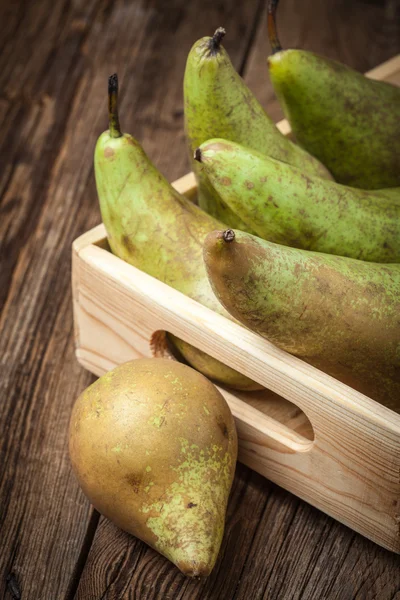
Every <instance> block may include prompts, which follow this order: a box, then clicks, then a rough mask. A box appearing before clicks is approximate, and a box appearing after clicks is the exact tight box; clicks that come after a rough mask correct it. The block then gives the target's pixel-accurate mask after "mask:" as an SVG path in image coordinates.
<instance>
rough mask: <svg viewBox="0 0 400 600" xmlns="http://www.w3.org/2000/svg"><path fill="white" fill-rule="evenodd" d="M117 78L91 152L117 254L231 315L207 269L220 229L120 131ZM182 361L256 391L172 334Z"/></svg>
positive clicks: (112, 80) (229, 383)
mask: <svg viewBox="0 0 400 600" xmlns="http://www.w3.org/2000/svg"><path fill="white" fill-rule="evenodd" d="M117 93H118V80H117V77H116V75H114V76H112V77H110V80H109V130H108V131H105V132H104V133H102V134H101V136H100V137H99V139H98V141H97V144H96V149H95V153H94V168H95V176H96V186H97V193H98V197H99V202H100V210H101V215H102V219H103V223H104V225H105V228H106V230H107V237H108V241H109V244H110V247H111V250H112V252H113V253H114V254H116V255H117V256H119V257H120V258H122V259H123V260H125V261H126V262H128V263H130V264H132V265H134V266H135V267H138V268H139V269H141V270H142V271H145V272H146V273H148V274H149V275H152V276H153V277H156V278H157V279H159V280H161V281H163V282H164V283H167V284H168V285H170V286H171V287H173V288H175V289H177V290H179V291H180V292H182V293H184V294H186V295H187V296H189V297H190V298H193V299H194V300H197V301H198V302H200V303H201V304H203V305H205V306H207V307H208V308H211V309H212V310H214V311H216V312H219V313H222V314H224V315H225V316H228V315H227V313H226V311H225V310H224V309H223V307H222V306H221V304H220V303H219V302H218V300H217V299H216V298H215V296H214V293H213V291H212V289H211V287H210V284H209V282H208V279H207V275H206V272H205V268H204V263H203V257H202V244H203V240H204V238H205V236H206V234H207V233H209V232H210V231H212V230H213V229H215V228H220V227H221V223H220V222H219V221H216V220H215V219H213V218H212V217H210V216H209V215H207V214H206V213H205V212H203V211H202V210H201V209H200V208H199V207H198V206H195V205H194V204H193V203H192V202H190V201H189V200H188V199H187V198H185V197H184V196H182V195H181V194H179V193H178V192H177V191H176V190H175V189H174V188H173V187H172V186H171V185H170V183H169V182H168V181H167V180H166V179H165V177H163V175H161V173H160V172H159V171H158V170H157V169H156V167H155V166H154V165H153V164H152V162H151V161H150V160H149V158H148V156H147V155H146V154H145V152H144V151H143V149H142V147H141V146H140V144H139V143H138V142H137V141H136V140H135V139H134V138H133V137H132V136H131V135H129V134H126V133H124V134H123V133H122V132H121V129H120V125H119V119H118V110H117ZM170 338H171V339H172V341H173V342H174V343H175V344H176V345H177V346H178V348H179V351H180V352H181V354H182V355H183V357H184V358H185V359H186V360H187V361H188V362H189V363H190V364H191V365H192V366H193V367H195V368H198V369H199V370H200V371H201V372H203V373H204V374H205V375H207V376H209V377H211V378H212V379H215V380H216V381H218V382H220V383H223V384H225V385H227V386H229V387H234V388H238V389H243V390H248V389H260V386H259V385H258V384H256V383H254V382H253V381H251V380H250V379H249V378H247V377H245V376H244V375H242V374H240V373H238V372H237V371H235V370H234V369H231V368H230V367H227V366H226V365H223V364H222V363H221V362H219V361H218V360H216V359H214V358H212V357H210V356H208V355H207V354H205V353H204V352H201V351H200V350H197V349H196V348H194V347H192V346H191V345H190V344H187V343H186V342H184V341H183V340H178V339H177V338H175V337H174V336H170Z"/></svg>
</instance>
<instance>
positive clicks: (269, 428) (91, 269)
mask: <svg viewBox="0 0 400 600" xmlns="http://www.w3.org/2000/svg"><path fill="white" fill-rule="evenodd" d="M156 299H159V300H156ZM74 310H75V320H76V327H77V344H78V345H77V356H78V360H79V361H80V362H81V364H83V365H84V366H85V367H87V368H89V369H90V370H91V371H92V372H94V373H96V374H97V375H100V374H102V373H103V372H105V371H106V370H108V369H110V368H112V367H114V366H115V365H116V364H119V363H120V362H125V361H126V360H130V359H132V358H135V357H139V356H151V355H152V350H151V347H150V339H151V336H152V334H153V333H154V331H155V330H159V329H161V330H163V329H164V330H169V331H171V332H172V333H174V334H176V335H178V336H180V337H182V338H183V339H185V338H186V340H187V341H190V342H192V343H194V344H195V345H197V346H198V347H201V349H203V350H204V351H206V352H208V353H210V354H212V355H214V356H215V357H216V358H223V359H224V362H226V363H227V364H230V366H233V367H234V368H238V369H239V370H241V371H242V372H245V373H246V374H248V375H249V376H251V377H253V378H254V379H256V380H258V381H260V383H262V384H263V385H265V386H266V387H271V388H272V389H274V391H277V392H278V393H280V394H281V395H282V396H284V397H286V398H288V400H291V401H293V402H295V403H296V404H298V405H299V406H300V407H301V408H302V409H303V410H304V411H305V412H306V414H307V415H308V416H309V417H310V420H311V422H312V424H313V426H314V430H315V441H314V442H310V441H309V440H305V439H304V438H302V437H301V436H296V435H295V434H294V432H291V431H290V430H288V428H285V427H284V426H282V425H281V424H280V423H277V422H274V421H273V420H271V419H268V418H266V416H265V415H263V413H261V412H260V411H257V410H255V409H254V408H253V407H249V406H247V405H246V404H245V403H244V402H242V401H241V400H240V399H238V398H236V396H235V394H233V393H229V392H226V391H224V390H223V393H224V395H225V397H226V399H227V401H228V402H229V404H230V406H231V409H232V412H233V413H234V415H235V417H236V422H237V426H238V433H239V438H240V459H241V460H242V462H244V463H245V464H247V465H248V466H250V467H251V468H253V469H254V470H256V471H258V472H260V473H261V474H263V475H265V476H266V477H268V478H269V479H271V480H272V481H275V482H276V483H278V484H279V485H281V486H282V487H284V488H286V489H288V490H289V491H291V492H293V493H295V494H296V495H298V496H299V497H301V498H303V499H305V500H307V501H308V502H310V503H311V504H313V505H314V506H317V507H318V508H320V509H322V510H323V511H325V512H326V513H328V514H330V515H331V516H333V517H335V518H336V519H338V520H340V521H341V522H343V523H345V524H346V525H349V526H350V527H352V528H353V529H355V530H356V531H359V532H360V533H362V534H363V535H366V536H367V537H369V538H371V539H373V540H374V541H376V542H378V543H380V544H381V545H383V546H385V547H386V548H389V549H391V550H395V551H400V544H399V537H398V533H399V526H398V520H399V513H400V509H399V505H398V501H399V497H400V481H399V473H400V443H399V440H400V417H399V416H398V415H395V414H394V413H391V411H388V410H387V409H385V408H383V407H380V406H378V405H376V403H374V402H373V401H372V400H369V399H368V398H366V397H364V396H362V395H361V394H358V393H356V392H354V390H351V389H350V388H347V386H344V385H342V384H340V383H338V382H335V380H332V378H330V377H328V376H326V375H325V374H322V373H320V372H318V371H316V369H313V368H312V367H309V365H304V363H301V361H298V360H297V359H294V358H293V357H291V356H290V355H286V353H282V352H280V351H278V352H277V350H276V349H273V348H271V345H270V344H268V343H267V342H266V341H265V340H261V339H260V338H259V337H258V336H256V335H255V334H253V333H252V332H248V331H247V330H245V329H244V328H242V327H240V326H239V325H236V324H234V323H231V322H230V321H228V320H227V319H225V318H224V317H221V316H219V315H216V314H215V313H213V312H212V311H209V310H208V309H206V308H205V307H202V306H200V305H198V304H197V303H196V302H194V301H192V300H190V299H188V298H186V297H185V296H183V295H182V294H180V293H179V292H176V291H175V290H172V289H170V288H168V286H165V284H162V283H161V282H159V281H157V280H155V279H153V278H152V277H150V276H148V275H146V274H145V273H142V272H140V271H138V270H137V269H135V268H134V267H131V266H130V265H128V264H126V263H124V262H123V261H121V260H120V259H118V258H117V257H115V256H113V255H111V254H110V253H109V252H107V251H105V250H103V249H102V248H100V247H98V246H94V245H92V244H89V245H88V246H87V247H85V248H81V249H80V250H79V251H77V252H76V253H75V256H74ZM215 331H218V332H219V333H220V335H219V336H218V337H216V336H215ZM227 348H229V350H227ZM298 363H300V364H298ZM327 382H328V383H327Z"/></svg>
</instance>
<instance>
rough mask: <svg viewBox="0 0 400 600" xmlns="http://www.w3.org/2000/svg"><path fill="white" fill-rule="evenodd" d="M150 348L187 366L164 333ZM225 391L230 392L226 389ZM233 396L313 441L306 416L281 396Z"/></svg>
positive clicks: (160, 332)
mask: <svg viewBox="0 0 400 600" xmlns="http://www.w3.org/2000/svg"><path fill="white" fill-rule="evenodd" d="M150 347H151V352H152V354H153V356H154V357H156V358H169V359H171V360H177V361H178V362H182V363H184V364H187V362H186V361H185V360H184V359H183V357H182V356H181V355H180V354H179V352H178V350H176V349H175V348H174V346H173V345H172V344H171V342H170V341H169V339H168V334H167V332H166V331H163V330H157V331H155V332H154V333H153V335H152V336H151V340H150ZM219 387H223V386H219ZM227 391H228V392H232V390H228V389H227ZM234 394H235V396H237V397H238V398H240V399H241V400H243V402H246V404H249V405H250V406H252V407H253V408H256V409H257V410H258V411H260V412H261V413H263V414H265V415H267V416H268V417H270V418H272V419H274V420H275V421H277V422H278V423H281V424H282V425H285V426H286V427H288V428H289V429H291V430H292V431H294V432H295V433H296V434H297V435H298V436H299V438H303V439H304V440H307V441H309V442H313V441H314V437H315V436H314V429H313V426H312V424H311V422H310V420H309V419H308V417H307V415H306V414H305V413H304V412H303V411H302V410H301V409H300V408H299V407H298V406H296V405H295V404H293V403H292V402H290V401H289V400H286V398H282V396H279V395H278V394H275V392H272V391H271V390H268V389H264V390H259V391H255V392H242V391H237V390H235V391H234Z"/></svg>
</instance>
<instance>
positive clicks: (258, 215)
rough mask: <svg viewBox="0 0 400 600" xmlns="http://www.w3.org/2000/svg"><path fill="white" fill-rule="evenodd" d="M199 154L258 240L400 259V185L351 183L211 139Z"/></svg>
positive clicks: (216, 185)
mask: <svg viewBox="0 0 400 600" xmlns="http://www.w3.org/2000/svg"><path fill="white" fill-rule="evenodd" d="M196 156H197V160H198V161H200V164H201V166H202V167H203V170H204V172H205V173H206V174H207V177H208V178H209V180H210V183H211V184H212V185H213V187H214V188H215V190H216V191H217V192H218V194H219V195H220V197H221V198H222V200H223V201H224V203H225V204H226V205H227V206H229V207H230V208H231V209H232V210H233V211H234V212H235V213H236V214H237V215H239V217H240V218H241V219H242V220H243V221H244V222H245V223H247V224H248V226H249V228H251V229H252V230H253V231H255V232H256V234H257V235H258V236H259V237H261V238H263V239H267V240H268V241H270V242H275V243H277V244H283V245H286V246H293V247H295V248H302V249H304V250H313V251H316V252H325V253H327V254H338V255H340V256H348V257H350V258H357V259H362V260H367V261H372V262H382V263H392V262H400V188H396V189H391V190H390V192H389V190H360V189H357V188H351V187H348V186H344V185H341V184H339V183H335V182H334V181H328V180H326V179H321V178H320V177H313V176H312V175H305V174H304V173H303V172H302V171H301V170H300V169H297V168H296V167H293V166H292V165H289V164H287V163H284V162H280V161H277V160H274V159H273V158H270V157H268V156H264V155H262V154H261V153H259V152H255V151H254V150H250V149H249V148H245V147H244V146H242V145H240V144H235V143H234V142H230V141H229V142H228V141H225V140H222V139H215V140H209V141H207V142H205V143H204V144H202V145H201V146H200V148H198V150H197V152H196Z"/></svg>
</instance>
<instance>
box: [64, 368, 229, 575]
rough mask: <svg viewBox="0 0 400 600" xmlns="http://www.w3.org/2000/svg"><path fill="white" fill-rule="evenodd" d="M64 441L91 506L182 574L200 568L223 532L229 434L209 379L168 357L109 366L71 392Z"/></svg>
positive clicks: (206, 567) (207, 564) (204, 570)
mask: <svg viewBox="0 0 400 600" xmlns="http://www.w3.org/2000/svg"><path fill="white" fill-rule="evenodd" d="M165 412H166V414H167V418H165V419H164V421H162V415H163V414H164V413H165ZM69 449H70V457H71V462H72V466H73V470H74V473H75V475H76V477H77V478H78V481H79V483H80V485H81V487H82V490H83V492H84V493H85V495H86V496H87V497H88V498H89V500H90V502H91V503H92V504H93V506H94V507H95V508H96V509H97V510H98V511H99V512H100V513H102V514H103V515H105V516H106V517H107V518H109V519H110V520H112V521H113V522H114V523H115V524H116V525H117V526H118V527H121V529H124V530H125V531H127V532H129V533H131V534H133V535H135V536H137V537H139V538H140V539H142V540H143V541H144V542H146V543H147V544H149V545H150V546H152V547H153V548H155V549H156V550H157V551H158V552H160V553H161V554H163V555H164V556H166V557H167V558H168V559H169V560H171V561H172V562H173V563H175V564H176V566H177V567H178V568H179V569H180V570H181V571H182V572H183V573H184V574H186V575H188V576H207V575H209V573H210V572H211V570H212V568H213V566H214V564H215V561H216V559H217V556H218V552H219V548H220V545H221V540H222V536H223V531H224V521H225V512H226V505H227V501H228V496H229V491H230V488H231V485H232V480H233V476H234V471H235V465H236V458H237V435H236V429H235V424H234V420H233V417H232V414H231V412H230V410H229V407H228V405H227V404H226V402H225V400H224V398H223V396H222V395H221V394H220V392H219V391H218V390H217V388H216V387H215V386H214V385H213V384H212V383H211V382H210V381H209V380H208V379H206V378H205V377H204V376H203V375H201V374H200V373H198V372H197V371H195V370H194V369H191V368H190V367H187V366H186V365H182V364H180V363H178V362H177V361H173V360H168V359H158V358H157V359H156V358H153V359H147V358H144V359H138V360H134V361H131V362H128V363H125V364H123V365H121V366H119V367H117V368H115V369H114V370H112V371H110V372H109V373H107V374H105V375H103V377H101V378H100V379H98V380H97V381H96V382H95V383H93V384H92V385H91V386H89V387H88V388H87V389H86V390H85V391H84V392H83V393H82V394H81V395H80V397H79V398H78V399H77V401H76V403H75V405H74V408H73V411H72V415H71V422H70V432H69Z"/></svg>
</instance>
